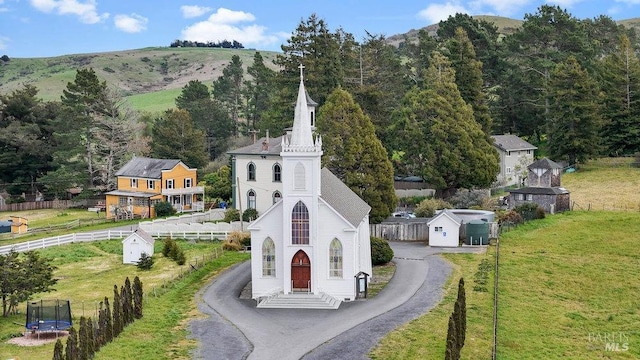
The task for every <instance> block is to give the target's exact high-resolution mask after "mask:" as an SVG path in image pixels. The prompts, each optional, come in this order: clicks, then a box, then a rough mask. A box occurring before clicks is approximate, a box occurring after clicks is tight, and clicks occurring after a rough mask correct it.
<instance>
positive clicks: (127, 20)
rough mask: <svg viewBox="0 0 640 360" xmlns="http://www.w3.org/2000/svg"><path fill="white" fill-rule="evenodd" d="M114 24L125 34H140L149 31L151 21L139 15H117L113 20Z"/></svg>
mask: <svg viewBox="0 0 640 360" xmlns="http://www.w3.org/2000/svg"><path fill="white" fill-rule="evenodd" d="M113 22H114V24H115V25H116V27H117V28H118V29H120V30H122V31H124V32H128V33H138V32H140V31H143V30H146V29H147V23H148V22H149V19H147V18H146V17H144V16H140V15H138V14H131V15H122V14H120V15H116V16H115V17H114V18H113Z"/></svg>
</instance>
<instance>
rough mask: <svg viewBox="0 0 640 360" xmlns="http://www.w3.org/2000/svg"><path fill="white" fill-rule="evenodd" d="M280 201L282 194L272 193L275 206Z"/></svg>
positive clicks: (278, 192)
mask: <svg viewBox="0 0 640 360" xmlns="http://www.w3.org/2000/svg"><path fill="white" fill-rule="evenodd" d="M280 200H282V194H280V191H274V192H273V203H274V204H275V203H277V202H278V201H280Z"/></svg>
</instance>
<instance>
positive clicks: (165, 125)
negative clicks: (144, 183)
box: [114, 109, 209, 306]
mask: <svg viewBox="0 0 640 360" xmlns="http://www.w3.org/2000/svg"><path fill="white" fill-rule="evenodd" d="M152 134H153V135H152V140H151V154H152V156H155V157H158V158H161V159H162V158H164V159H180V160H182V161H183V162H184V163H185V164H186V165H187V166H190V167H195V168H202V167H204V166H205V165H206V164H207V163H208V162H209V156H208V154H207V152H206V145H205V134H204V132H203V131H202V130H198V129H194V128H193V122H192V121H191V116H189V113H188V112H187V111H185V110H173V109H171V110H167V111H166V112H165V113H164V115H163V116H162V117H161V118H159V119H157V120H156V122H155V124H154V125H153V130H152ZM114 306H115V304H114Z"/></svg>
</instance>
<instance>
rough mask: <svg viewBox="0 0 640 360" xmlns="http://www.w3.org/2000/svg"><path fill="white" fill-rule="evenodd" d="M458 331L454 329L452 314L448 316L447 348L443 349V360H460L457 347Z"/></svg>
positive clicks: (454, 323)
mask: <svg viewBox="0 0 640 360" xmlns="http://www.w3.org/2000/svg"><path fill="white" fill-rule="evenodd" d="M457 334H458V331H457V329H456V322H455V320H454V316H453V314H451V316H449V327H448V328H447V346H446V349H445V355H444V358H445V360H458V359H460V352H459V350H458V349H459V348H460V347H459V346H458V338H457Z"/></svg>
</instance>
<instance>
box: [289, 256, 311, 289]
mask: <svg viewBox="0 0 640 360" xmlns="http://www.w3.org/2000/svg"><path fill="white" fill-rule="evenodd" d="M291 283H292V287H293V289H292V291H309V290H311V261H309V256H307V253H305V252H304V251H302V250H299V251H298V252H297V253H296V254H295V255H293V259H291Z"/></svg>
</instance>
